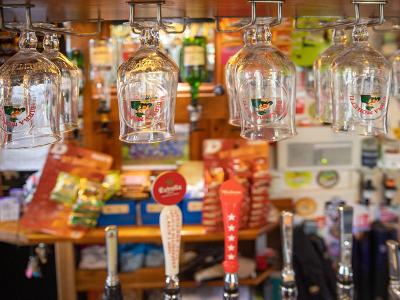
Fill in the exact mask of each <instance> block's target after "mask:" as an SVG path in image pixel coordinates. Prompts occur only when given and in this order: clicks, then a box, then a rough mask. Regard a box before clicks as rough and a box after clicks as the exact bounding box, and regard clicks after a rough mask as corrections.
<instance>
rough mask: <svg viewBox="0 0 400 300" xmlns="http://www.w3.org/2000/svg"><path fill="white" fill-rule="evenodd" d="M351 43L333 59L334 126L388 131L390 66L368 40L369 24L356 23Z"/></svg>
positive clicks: (372, 132) (360, 131) (369, 131)
mask: <svg viewBox="0 0 400 300" xmlns="http://www.w3.org/2000/svg"><path fill="white" fill-rule="evenodd" d="M352 36H353V43H352V44H351V45H350V46H349V48H348V50H347V51H345V52H344V53H343V52H342V55H340V56H339V57H337V58H336V59H335V60H334V61H333V63H332V93H333V94H332V100H333V123H332V127H333V130H334V131H336V132H351V133H356V134H360V135H378V134H382V133H384V134H385V133H387V108H388V100H389V91H390V81H391V66H390V64H389V62H388V61H387V60H386V58H385V57H384V56H383V55H382V54H380V53H379V52H378V51H376V50H374V49H372V48H371V47H370V46H369V44H368V28H367V26H366V25H363V24H360V25H356V26H355V27H354V29H353V34H352Z"/></svg>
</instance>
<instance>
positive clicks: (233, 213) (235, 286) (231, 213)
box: [219, 179, 243, 300]
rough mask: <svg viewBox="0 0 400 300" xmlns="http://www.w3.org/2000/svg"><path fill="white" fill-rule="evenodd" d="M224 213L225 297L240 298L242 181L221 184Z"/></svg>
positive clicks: (231, 299)
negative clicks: (239, 250)
mask: <svg viewBox="0 0 400 300" xmlns="http://www.w3.org/2000/svg"><path fill="white" fill-rule="evenodd" d="M219 198H220V200H221V206H222V215H223V222H224V234H225V238H224V245H225V258H224V262H223V268H224V271H225V276H224V299H225V300H238V299H239V279H238V271H239V260H238V231H239V221H240V208H241V205H242V201H243V188H242V186H241V184H240V183H238V182H237V181H236V180H234V179H230V180H227V181H225V182H224V183H223V184H221V187H220V189H219Z"/></svg>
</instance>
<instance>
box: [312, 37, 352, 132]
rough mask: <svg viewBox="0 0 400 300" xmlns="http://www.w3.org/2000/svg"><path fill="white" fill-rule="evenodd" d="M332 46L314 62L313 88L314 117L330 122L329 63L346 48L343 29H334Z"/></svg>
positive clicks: (323, 121)
mask: <svg viewBox="0 0 400 300" xmlns="http://www.w3.org/2000/svg"><path fill="white" fill-rule="evenodd" d="M332 42H333V44H332V46H330V47H329V48H328V49H326V50H325V51H324V52H322V53H321V54H320V55H319V57H318V58H317V59H316V60H315V62H314V66H313V69H314V90H315V98H316V107H315V109H316V111H315V114H316V118H317V119H318V120H319V121H320V122H322V123H327V124H330V123H332V93H331V64H332V61H333V60H334V59H335V58H336V57H338V56H339V55H340V54H341V53H342V51H344V50H345V49H346V48H347V35H346V31H345V30H344V29H334V30H333V33H332Z"/></svg>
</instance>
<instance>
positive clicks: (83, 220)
mask: <svg viewBox="0 0 400 300" xmlns="http://www.w3.org/2000/svg"><path fill="white" fill-rule="evenodd" d="M69 225H70V226H72V227H83V228H93V227H96V225H97V217H96V218H91V217H88V216H87V215H85V214H75V213H73V214H71V215H70V217H69Z"/></svg>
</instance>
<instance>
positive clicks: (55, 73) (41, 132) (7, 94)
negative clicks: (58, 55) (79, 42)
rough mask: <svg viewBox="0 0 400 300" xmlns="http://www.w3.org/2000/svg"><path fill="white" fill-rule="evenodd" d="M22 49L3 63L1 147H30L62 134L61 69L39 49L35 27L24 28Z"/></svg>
mask: <svg viewBox="0 0 400 300" xmlns="http://www.w3.org/2000/svg"><path fill="white" fill-rule="evenodd" d="M19 46H20V51H19V52H18V53H16V54H15V55H14V56H12V57H11V58H10V59H9V60H7V61H6V62H5V63H4V64H3V65H2V66H1V67H0V130H2V131H3V135H4V139H3V141H2V147H3V148H8V149H16V148H31V147H38V146H44V145H48V144H52V143H55V142H57V141H59V140H60V139H61V135H60V111H59V107H60V97H59V88H60V82H61V73H60V71H59V69H58V68H57V66H56V65H55V64H54V63H52V62H51V61H50V60H49V59H47V58H46V57H45V56H44V55H42V54H40V53H39V52H37V51H36V46H37V38H36V35H35V33H34V32H33V31H30V30H23V31H22V32H21V35H20V41H19Z"/></svg>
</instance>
